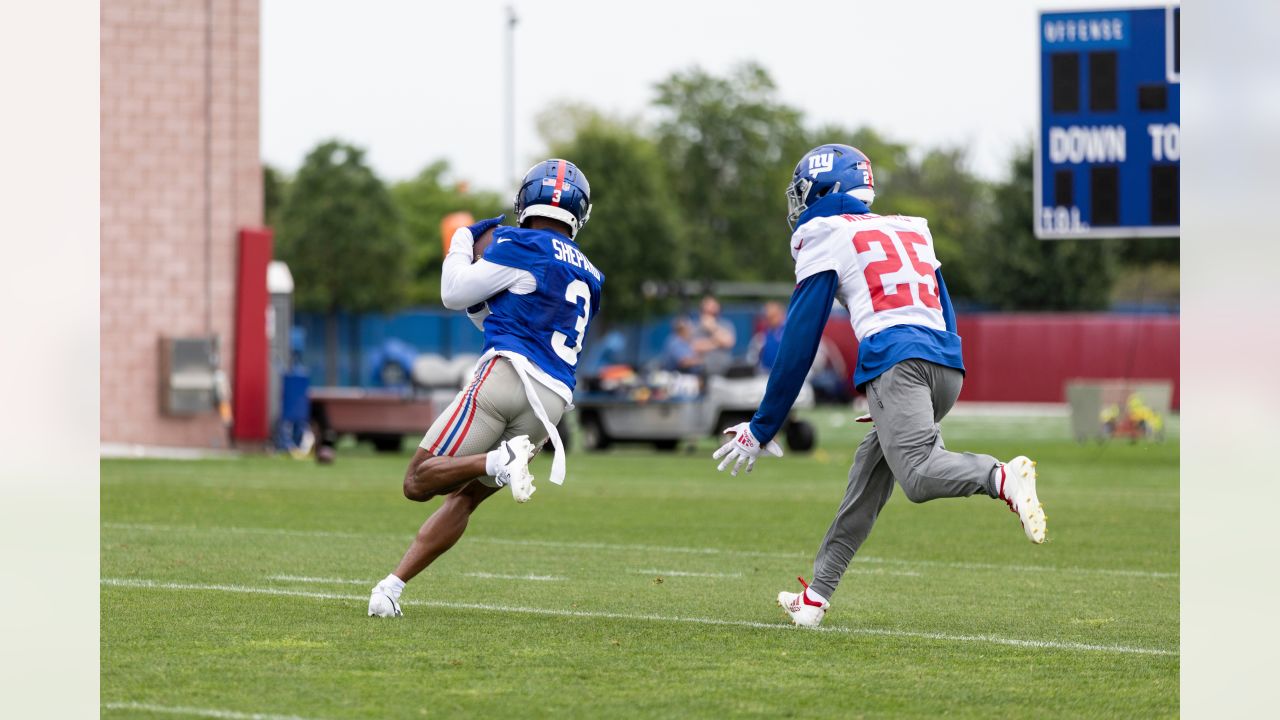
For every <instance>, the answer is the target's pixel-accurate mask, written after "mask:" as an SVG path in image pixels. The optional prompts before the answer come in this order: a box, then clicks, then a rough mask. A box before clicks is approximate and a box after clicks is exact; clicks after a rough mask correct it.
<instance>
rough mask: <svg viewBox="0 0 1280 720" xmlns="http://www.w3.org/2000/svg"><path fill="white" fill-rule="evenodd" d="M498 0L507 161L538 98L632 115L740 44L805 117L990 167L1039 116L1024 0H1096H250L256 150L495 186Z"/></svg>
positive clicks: (737, 57) (999, 170)
mask: <svg viewBox="0 0 1280 720" xmlns="http://www.w3.org/2000/svg"><path fill="white" fill-rule="evenodd" d="M508 4H510V5H512V6H513V7H514V9H515V12H516V15H517V16H518V17H519V23H518V26H517V29H516V44H515V56H516V93H515V99H516V103H515V104H516V111H515V116H516V158H517V161H516V165H517V166H518V170H519V171H521V172H522V171H523V170H524V169H525V167H527V166H528V165H530V164H531V163H532V162H534V161H536V160H538V159H540V156H541V155H542V154H543V152H544V148H543V145H542V142H541V139H540V138H539V137H538V134H537V131H536V128H535V126H534V120H535V118H536V116H537V115H538V113H539V111H541V110H543V109H544V108H546V107H547V106H548V105H549V104H551V103H553V102H556V101H560V100H572V101H580V102H586V103H589V104H591V105H594V106H596V107H598V108H600V109H602V110H605V111H607V112H610V113H617V114H625V115H638V114H644V113H645V112H646V111H647V109H648V106H649V102H650V100H651V99H652V97H653V86H654V83H656V82H658V81H659V80H661V79H663V78H665V77H666V76H668V75H669V74H670V73H671V72H672V71H673V70H677V69H682V68H687V67H690V66H693V65H700V66H702V67H704V68H706V69H707V70H710V71H712V72H715V73H718V74H719V73H723V72H725V71H726V70H728V69H729V68H731V67H732V66H733V65H735V64H737V63H740V62H743V61H747V60H754V61H756V62H759V63H760V64H761V65H763V66H764V67H765V68H766V69H767V70H768V71H769V73H770V74H771V75H772V77H773V79H774V81H775V82H776V83H777V85H778V88H779V91H780V94H781V97H782V99H783V100H784V101H785V102H787V103H790V104H792V105H794V106H796V107H798V108H800V109H801V110H802V111H803V112H804V115H805V119H806V122H807V123H808V124H809V125H810V126H815V125H820V124H823V123H827V122H836V123H840V124H842V125H844V126H852V127H857V126H860V125H868V126H870V127H873V128H875V129H876V130H878V131H880V132H882V133H884V134H886V135H888V136H889V137H891V138H893V139H897V140H902V141H906V142H909V143H911V144H913V145H921V146H933V145H961V146H964V147H966V148H967V149H968V150H969V152H970V161H971V164H972V167H973V169H974V170H976V171H977V172H979V173H980V174H982V175H985V176H987V177H991V178H995V177H1001V176H1003V175H1004V172H1005V167H1006V163H1007V162H1008V159H1009V157H1010V153H1011V152H1012V150H1013V149H1014V148H1015V147H1017V146H1018V145H1019V144H1020V143H1023V142H1029V141H1030V140H1031V138H1032V135H1033V133H1034V130H1035V127H1036V113H1037V96H1038V92H1039V91H1038V71H1037V66H1038V62H1039V60H1038V47H1039V45H1038V42H1039V38H1038V34H1037V33H1038V24H1037V21H1036V20H1037V14H1038V12H1039V10H1042V9H1076V8H1081V7H1084V8H1088V9H1095V8H1099V7H1105V4H1103V3H1097V2H1092V1H1090V0H1077V1H1075V2H1063V1H1062V0H1040V1H1039V2H1028V1H1021V0H988V1H986V2H972V3H971V2H956V1H954V0H952V1H942V0H934V1H927V2H926V1H924V0H906V1H899V2H883V1H882V2H861V1H856V0H844V1H843V2H841V1H838V0H808V1H807V2H805V1H802V2H776V3H764V2H722V1H700V0H683V1H675V0H650V1H649V2H626V3H623V2H608V1H606V0H597V1H596V2H586V1H581V0H560V1H558V2H546V1H545V0H511V1H510V2H508V1H507V0H465V1H464V0H455V1H454V2H427V1H426V0H418V1H413V0H367V1H366V2H351V1H350V0H262V157H263V159H264V160H265V161H267V162H269V163H271V164H272V165H275V166H277V167H280V168H282V169H284V170H286V171H290V172H292V171H293V170H296V169H297V167H298V165H299V164H300V163H301V161H302V158H303V156H304V155H305V154H306V152H307V150H308V149H309V148H310V147H311V146H313V145H314V144H315V143H316V142H317V141H319V140H322V139H325V138H329V137H340V138H343V139H346V140H349V141H352V142H354V143H356V144H358V145H361V146H364V147H365V148H367V149H368V151H369V154H368V157H369V160H370V162H371V163H372V164H373V166H374V168H375V169H376V170H377V172H378V173H379V174H380V175H382V176H383V178H384V179H387V180H399V179H404V178H408V177H412V176H413V175H415V174H416V173H417V172H418V171H419V170H421V169H422V167H424V166H425V165H426V164H428V163H430V162H432V161H434V160H436V159H439V158H446V159H448V160H449V162H450V164H451V165H452V167H453V169H454V173H455V176H456V177H459V178H466V179H468V180H470V181H471V182H472V183H473V185H474V186H476V187H479V188H486V189H492V190H500V191H502V192H503V193H506V192H509V191H510V188H508V187H507V182H506V179H507V177H508V176H509V175H510V174H511V173H510V172H508V171H506V169H505V168H504V167H503V165H504V161H503V156H504V150H503V116H504V106H503V72H504V55H503V53H504V18H505V7H506V6H507V5H508ZM1158 4H1160V3H1152V2H1126V3H1119V4H1118V5H1119V6H1120V7H1136V6H1143V5H1158ZM831 140H832V141H838V140H840V139H839V138H831ZM872 161H873V162H874V161H875V158H872ZM885 190H886V191H890V190H889V189H888V188H886V189H885Z"/></svg>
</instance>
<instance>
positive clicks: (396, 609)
mask: <svg viewBox="0 0 1280 720" xmlns="http://www.w3.org/2000/svg"><path fill="white" fill-rule="evenodd" d="M403 615H404V613H402V612H400V603H398V602H396V600H395V598H393V597H391V592H390V591H389V590H384V589H383V587H382V586H381V585H375V586H374V587H373V594H371V595H370V596H369V617H401V616H403Z"/></svg>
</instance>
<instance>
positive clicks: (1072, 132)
mask: <svg viewBox="0 0 1280 720" xmlns="http://www.w3.org/2000/svg"><path fill="white" fill-rule="evenodd" d="M1039 33H1040V131H1039V133H1038V134H1037V136H1036V153H1035V232H1036V237H1039V238H1041V239H1065V238H1079V237H1175V236H1177V235H1178V234H1179V233H1178V223H1179V214H1178V205H1179V202H1178V186H1179V157H1180V155H1181V141H1180V138H1181V132H1180V127H1179V126H1180V122H1179V117H1180V112H1179V107H1180V104H1179V100H1180V83H1179V75H1180V72H1181V68H1180V63H1179V55H1180V53H1181V18H1180V10H1179V7H1178V6H1176V5H1174V6H1168V7H1154V8H1142V9H1133V10H1095V11H1088V12H1045V13H1041V14H1040V26H1039Z"/></svg>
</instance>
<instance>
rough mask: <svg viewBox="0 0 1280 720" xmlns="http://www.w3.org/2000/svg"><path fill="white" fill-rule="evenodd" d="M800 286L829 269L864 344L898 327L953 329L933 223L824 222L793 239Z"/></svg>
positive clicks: (861, 218)
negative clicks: (947, 315)
mask: <svg viewBox="0 0 1280 720" xmlns="http://www.w3.org/2000/svg"><path fill="white" fill-rule="evenodd" d="M791 257H792V258H794V259H795V261H796V282H797V283H799V282H803V281H804V280H805V279H806V278H808V277H810V276H812V275H816V274H818V273H820V272H824V271H827V270H834V271H835V272H836V275H837V277H838V278H839V288H838V289H837V291H836V297H837V298H838V299H839V300H840V302H841V303H843V304H844V306H845V307H846V308H847V309H848V310H849V322H850V323H852V324H853V334H854V335H855V336H856V337H857V338H858V341H859V342H861V341H862V340H863V338H865V337H867V336H869V335H874V334H875V333H878V332H880V331H881V330H884V329H885V328H887V327H892V326H894V325H920V326H923V327H927V328H932V329H934V330H943V331H945V330H946V329H947V326H946V321H945V319H944V317H943V314H942V303H941V301H940V299H939V296H938V280H937V276H936V275H934V271H936V270H937V269H938V268H940V267H941V266H942V263H940V262H938V258H937V256H936V255H935V254H934V251H933V236H932V235H930V234H929V222H928V221H927V220H925V219H924V218H920V217H909V216H906V215H876V214H873V213H868V214H866V215H832V216H828V217H818V218H814V219H812V220H810V221H809V222H807V223H805V224H803V225H801V226H800V227H798V228H796V231H795V232H794V233H793V234H792V235H791Z"/></svg>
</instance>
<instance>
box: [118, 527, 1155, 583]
mask: <svg viewBox="0 0 1280 720" xmlns="http://www.w3.org/2000/svg"><path fill="white" fill-rule="evenodd" d="M102 527H104V528H107V529H111V530H136V531H142V532H207V533H223V534H240V535H277V536H285V537H318V538H353V539H355V538H364V539H368V538H396V539H398V540H404V539H405V538H406V537H410V536H411V535H412V533H396V534H392V533H353V532H341V531H334V530H287V529H285V528H249V527H232V526H227V525H221V526H208V527H198V526H194V525H158V524H150V523H120V522H104V523H102ZM467 542H471V543H489V544H494V545H516V546H521V547H548V548H561V549H576V550H602V551H622V552H653V553H671V554H684V555H711V556H717V555H718V556H728V557H759V558H775V559H780V560H792V559H805V560H812V559H813V553H810V552H798V551H797V552H769V551H761V550H735V549H726V548H708V547H681V546H671V545H628V544H620V543H601V542H569V541H563V540H531V539H524V540H516V539H510V538H494V537H484V536H477V535H468V536H467ZM860 563H875V564H889V565H904V566H908V567H938V568H948V569H951V570H993V571H997V572H1062V573H1072V574H1077V575H1108V576H1114V577H1135V578H1155V579H1166V578H1177V577H1178V573H1176V572H1158V571H1152V570H1130V569H1123V568H1084V567H1058V566H1053V565H1003V564H998V563H979V562H948V561H941V560H903V559H899V558H882V557H875V556H867V555H859V556H858V557H857V558H856V559H855V560H854V564H853V565H852V566H850V569H851V570H853V571H854V572H858V571H860V570H862V568H859V567H857V566H858V565H859V564H860Z"/></svg>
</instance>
